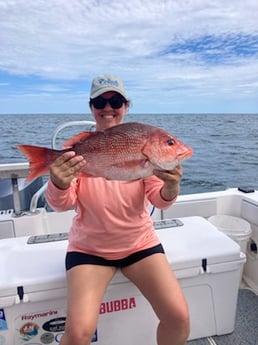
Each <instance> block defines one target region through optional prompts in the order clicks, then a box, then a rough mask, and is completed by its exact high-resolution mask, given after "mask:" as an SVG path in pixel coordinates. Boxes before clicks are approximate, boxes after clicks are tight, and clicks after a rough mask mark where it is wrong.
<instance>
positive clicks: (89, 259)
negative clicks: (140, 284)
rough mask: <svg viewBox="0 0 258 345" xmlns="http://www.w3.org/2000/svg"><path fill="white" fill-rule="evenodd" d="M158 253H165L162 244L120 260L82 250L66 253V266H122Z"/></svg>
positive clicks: (68, 267) (67, 267)
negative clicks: (82, 251) (105, 257)
mask: <svg viewBox="0 0 258 345" xmlns="http://www.w3.org/2000/svg"><path fill="white" fill-rule="evenodd" d="M156 253H163V254H164V253H165V251H164V248H163V246H162V244H158V245H156V246H154V247H151V248H148V249H143V250H140V251H139V252H136V253H133V254H131V255H129V256H127V257H125V258H123V259H118V260H107V259H104V258H102V257H101V256H96V255H90V254H86V253H81V252H68V253H67V254H66V259H65V267H66V270H67V271H68V270H69V269H71V268H72V267H74V266H77V265H87V264H90V265H101V266H114V267H118V268H122V267H126V266H129V265H132V264H134V263H135V262H137V261H140V260H142V259H144V258H146V257H147V256H150V255H152V254H156Z"/></svg>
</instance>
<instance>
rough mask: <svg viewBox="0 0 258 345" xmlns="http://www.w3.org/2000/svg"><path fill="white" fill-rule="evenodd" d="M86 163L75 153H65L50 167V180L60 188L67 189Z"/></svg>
mask: <svg viewBox="0 0 258 345" xmlns="http://www.w3.org/2000/svg"><path fill="white" fill-rule="evenodd" d="M85 163H86V162H85V160H84V158H83V156H76V153H75V152H74V151H69V152H65V153H64V154H63V155H62V156H60V157H58V158H57V159H56V160H55V161H54V163H52V164H51V165H50V179H51V181H52V182H53V183H54V185H56V186H57V187H58V188H60V189H67V188H69V186H70V184H71V182H72V180H73V179H74V178H75V177H76V176H78V174H79V173H80V171H81V168H82V167H83V166H84V165H85Z"/></svg>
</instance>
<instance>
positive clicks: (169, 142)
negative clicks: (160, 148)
mask: <svg viewBox="0 0 258 345" xmlns="http://www.w3.org/2000/svg"><path fill="white" fill-rule="evenodd" d="M167 143H168V145H169V146H172V145H174V144H175V140H174V139H172V138H169V139H168V140H167Z"/></svg>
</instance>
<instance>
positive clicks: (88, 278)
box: [36, 75, 192, 345]
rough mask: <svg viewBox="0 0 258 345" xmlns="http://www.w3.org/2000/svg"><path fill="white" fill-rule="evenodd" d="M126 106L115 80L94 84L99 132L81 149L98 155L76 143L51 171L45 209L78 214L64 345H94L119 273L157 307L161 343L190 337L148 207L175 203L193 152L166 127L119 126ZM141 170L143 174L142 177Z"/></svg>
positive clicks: (185, 309) (70, 255) (101, 79)
mask: <svg viewBox="0 0 258 345" xmlns="http://www.w3.org/2000/svg"><path fill="white" fill-rule="evenodd" d="M128 107H129V99H128V97H127V94H126V92H125V89H124V86H123V82H122V80H120V79H119V78H117V77H116V76H111V75H103V76H99V77H96V78H94V79H93V82H92V87H91V91H90V109H91V111H92V113H93V116H94V118H95V120H96V129H97V131H96V132H95V133H91V134H90V135H89V133H85V132H84V133H82V136H83V135H84V136H85V135H86V136H87V137H86V140H85V141H83V140H82V141H81V142H80V143H79V144H78V145H80V144H82V145H83V144H86V146H87V140H88V142H90V141H91V139H92V140H95V141H94V143H93V144H92V145H89V147H90V148H93V152H88V153H87V154H86V155H85V156H84V152H83V150H81V151H80V150H79V151H78V152H77V150H76V145H75V146H74V147H72V151H70V150H69V152H67V151H65V152H61V156H59V157H57V158H55V159H54V161H53V162H52V163H51V165H50V181H49V183H48V187H47V191H46V198H47V201H48V203H49V204H50V205H51V207H52V208H53V209H55V210H58V211H65V210H68V209H70V208H71V207H74V206H75V209H76V215H75V217H74V219H73V224H72V226H71V229H70V233H69V244H68V251H67V255H66V270H67V286H68V295H67V299H68V303H67V305H68V310H67V319H66V325H65V333H64V336H63V337H62V339H61V342H60V345H70V344H74V345H89V344H90V343H91V340H92V337H93V336H94V332H95V330H96V327H97V321H98V316H99V311H100V308H101V302H102V300H103V297H104V293H105V291H106V288H107V286H108V285H109V282H110V281H111V280H112V278H113V276H114V274H115V272H116V271H117V269H121V271H122V272H123V274H124V275H125V276H126V277H127V278H128V279H129V280H131V281H132V282H133V283H134V284H135V285H136V286H137V287H138V288H139V290H140V291H141V292H142V293H143V295H144V296H145V297H146V298H147V300H149V302H150V305H152V306H153V310H154V312H155V313H156V315H157V317H158V319H159V325H158V328H157V339H158V344H159V345H168V344H169V345H178V344H180V345H181V344H182V345H183V344H184V343H185V342H186V339H187V338H188V335H189V314H188V307H187V304H186V300H185V298H184V295H183V292H182V290H181V288H180V285H179V283H178V281H177V279H176V278H175V275H174V274H173V272H172V271H171V268H170V265H169V263H168V261H167V258H166V256H165V255H164V254H165V252H164V249H163V247H162V245H161V243H160V240H159V238H158V236H157V233H156V232H155V229H154V227H153V222H152V220H151V216H150V214H149V209H148V204H149V203H152V205H154V206H155V207H158V208H167V207H168V206H170V205H172V204H173V202H174V201H175V200H176V198H177V195H178V193H179V184H180V180H181V177H182V168H181V166H179V165H178V164H179V162H180V161H181V160H182V159H184V158H187V157H189V156H190V155H191V154H192V150H191V149H190V148H188V147H187V146H186V145H184V144H183V143H181V142H180V141H179V140H177V139H176V138H174V137H172V136H171V135H170V134H169V133H167V132H166V131H164V130H162V129H158V128H156V127H153V126H149V125H144V124H140V123H125V124H122V121H123V119H124V117H125V115H126V112H127V109H128ZM88 137H89V139H87V138H88ZM103 141H104V142H103ZM36 156H40V155H36ZM47 156H49V155H47ZM86 167H88V169H91V171H90V173H91V175H93V174H92V172H93V170H95V171H96V169H97V170H98V173H97V174H95V175H94V176H99V177H98V178H96V177H92V176H82V174H81V173H83V172H84V169H85V168H86ZM158 169H159V170H158ZM121 171H122V175H123V176H122V177H123V178H121V175H119V174H118V173H120V172H121ZM139 171H141V172H143V174H140V175H137V173H138V172H139ZM104 172H108V173H109V174H108V175H105V176H104V175H103V173H104ZM146 172H147V174H146ZM115 174H117V175H115ZM103 176H104V177H106V178H103ZM121 179H124V180H126V181H127V182H128V181H129V180H133V181H132V182H131V183H125V182H124V181H120V180H121ZM143 273H144V274H143ZM123 303H124V302H123ZM171 325H172V326H171ZM154 338H155V337H154ZM153 341H155V339H153Z"/></svg>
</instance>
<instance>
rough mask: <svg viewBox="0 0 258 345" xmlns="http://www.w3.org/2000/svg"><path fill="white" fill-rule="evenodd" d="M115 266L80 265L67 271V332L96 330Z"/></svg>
mask: <svg viewBox="0 0 258 345" xmlns="http://www.w3.org/2000/svg"><path fill="white" fill-rule="evenodd" d="M115 272H116V268H115V267H108V266H98V265H78V266H75V267H73V268H71V269H70V270H68V271H67V319H66V332H68V333H70V334H74V333H75V334H78V332H81V331H82V332H85V333H87V332H89V333H90V332H94V331H95V328H96V324H97V320H98V315H99V308H100V304H101V302H102V298H103V295H104V293H105V290H106V288H107V285H108V284H109V282H110V280H111V279H112V277H113V276H114V274H115Z"/></svg>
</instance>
